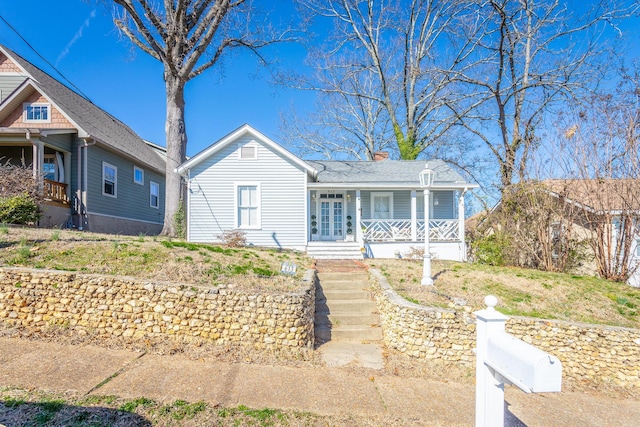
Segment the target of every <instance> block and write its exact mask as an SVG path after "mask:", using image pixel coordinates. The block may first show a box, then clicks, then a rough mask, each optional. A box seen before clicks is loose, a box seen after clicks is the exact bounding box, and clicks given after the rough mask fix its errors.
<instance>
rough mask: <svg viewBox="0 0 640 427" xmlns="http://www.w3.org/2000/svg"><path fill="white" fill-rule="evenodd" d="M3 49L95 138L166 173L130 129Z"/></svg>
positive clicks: (160, 159)
mask: <svg viewBox="0 0 640 427" xmlns="http://www.w3.org/2000/svg"><path fill="white" fill-rule="evenodd" d="M0 48H1V49H2V50H3V51H4V52H5V53H6V55H7V56H9V58H10V59H11V60H12V61H14V62H15V63H16V64H17V65H18V66H20V67H21V68H22V69H24V70H25V71H26V72H27V73H28V74H29V76H30V77H31V79H32V80H33V82H34V84H35V85H36V87H38V88H40V89H41V90H42V91H43V92H44V94H45V95H46V96H47V97H48V98H50V99H51V100H52V101H53V102H54V103H55V104H56V106H57V107H58V108H59V109H61V110H62V111H63V112H64V113H65V114H66V115H67V116H68V117H69V118H71V120H73V121H74V122H75V123H76V125H78V126H79V127H80V128H81V129H82V130H84V131H85V132H86V133H87V134H89V135H90V136H91V137H92V138H95V139H97V140H98V141H101V142H103V143H104V144H106V145H108V146H110V147H111V148H113V149H115V150H117V151H120V152H121V153H123V154H125V155H128V156H131V157H133V158H134V159H136V160H137V161H139V162H140V163H142V164H145V165H147V166H149V167H151V168H154V169H156V170H157V171H159V172H162V173H164V171H165V167H166V165H165V162H164V161H163V160H162V158H161V157H160V156H159V155H158V154H157V153H156V152H155V151H154V150H152V149H151V148H150V147H149V146H148V145H147V144H145V142H144V141H143V140H142V138H140V137H139V136H138V135H137V134H136V133H135V132H134V131H133V130H131V128H129V126H127V125H125V124H124V123H122V122H121V121H120V120H118V119H116V118H115V117H113V116H112V115H111V114H109V113H107V112H106V111H104V110H103V109H101V108H100V107H98V106H96V105H95V104H93V103H92V102H91V101H89V100H88V99H86V98H84V97H82V96H80V95H78V94H77V93H76V92H74V91H73V90H71V89H69V88H68V87H67V86H65V85H63V84H62V83H60V82H59V81H57V80H56V79H54V78H53V77H51V76H50V75H49V74H47V73H45V72H44V71H42V70H41V69H39V68H38V67H36V66H35V65H33V64H31V63H30V62H29V61H27V60H26V59H24V58H22V57H21V56H20V55H18V54H17V53H15V52H13V51H11V50H9V49H7V48H6V47H5V46H1V45H0Z"/></svg>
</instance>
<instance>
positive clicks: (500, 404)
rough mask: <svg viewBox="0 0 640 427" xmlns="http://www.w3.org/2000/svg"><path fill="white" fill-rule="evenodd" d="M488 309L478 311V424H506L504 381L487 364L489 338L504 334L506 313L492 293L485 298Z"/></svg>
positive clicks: (480, 425) (486, 426) (482, 426)
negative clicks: (498, 307)
mask: <svg viewBox="0 0 640 427" xmlns="http://www.w3.org/2000/svg"><path fill="white" fill-rule="evenodd" d="M484 302H485V304H486V305H487V308H486V309H484V310H480V311H476V312H475V313H474V314H475V315H476V427H495V426H503V425H504V383H503V382H500V381H498V380H497V379H496V375H495V374H496V373H495V372H494V370H493V369H491V368H490V367H489V366H487V365H486V364H485V361H486V360H487V347H488V340H489V337H490V336H492V335H494V334H496V333H504V326H505V322H506V320H507V319H508V317H507V316H505V315H504V314H502V313H500V312H498V311H496V309H495V306H496V304H497V303H498V299H497V298H496V297H494V296H492V295H489V296H487V297H486V298H485V299H484Z"/></svg>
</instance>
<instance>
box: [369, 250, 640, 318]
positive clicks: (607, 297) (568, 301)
mask: <svg viewBox="0 0 640 427" xmlns="http://www.w3.org/2000/svg"><path fill="white" fill-rule="evenodd" d="M367 263H368V264H369V266H371V267H373V268H377V269H379V270H381V271H382V273H383V274H384V275H385V276H386V278H387V279H388V281H389V283H390V284H391V286H392V287H393V288H394V289H395V290H396V292H397V293H398V294H400V295H401V296H403V297H404V298H406V299H407V300H409V301H412V302H416V303H420V304H425V305H432V306H439V307H451V306H452V304H453V303H452V301H453V300H452V299H453V298H462V299H464V300H465V301H466V304H467V305H469V306H471V307H472V308H473V310H474V311H475V310H479V309H481V308H484V302H483V301H484V297H485V296H487V295H490V294H491V295H495V296H497V297H498V306H497V307H496V308H497V309H498V310H499V311H501V312H502V313H504V314H507V315H514V316H528V317H538V318H544V319H560V320H567V321H574V322H586V323H599V324H606V325H615V326H625V327H631V328H640V313H639V310H640V289H638V288H633V287H631V286H629V285H627V284H625V283H617V282H610V281H607V280H602V279H599V278H596V277H588V276H577V275H571V274H563V273H549V272H544V271H538V270H530V269H523V268H515V267H492V266H488V265H480V264H467V263H461V262H452V261H433V262H432V274H433V276H434V282H435V286H433V287H430V286H422V285H420V279H421V278H422V261H421V260H420V261H417V260H408V259H401V260H397V259H395V260H379V259H371V260H368V261H367Z"/></svg>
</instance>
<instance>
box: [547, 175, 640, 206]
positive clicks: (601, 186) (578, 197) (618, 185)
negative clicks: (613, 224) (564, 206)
mask: <svg viewBox="0 0 640 427" xmlns="http://www.w3.org/2000/svg"><path fill="white" fill-rule="evenodd" d="M542 184H543V185H545V186H546V187H547V188H548V189H549V190H550V191H552V192H553V193H556V194H558V195H560V196H563V197H566V198H568V199H571V200H572V201H573V202H577V203H580V204H581V205H583V206H587V207H589V208H591V209H593V210H595V211H597V212H615V211H624V210H633V211H638V210H640V180H638V179H548V180H545V181H542Z"/></svg>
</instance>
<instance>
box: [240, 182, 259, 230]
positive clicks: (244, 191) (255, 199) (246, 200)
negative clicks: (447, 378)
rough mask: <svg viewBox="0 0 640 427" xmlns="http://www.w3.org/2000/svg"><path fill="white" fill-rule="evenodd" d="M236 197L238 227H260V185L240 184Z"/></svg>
mask: <svg viewBox="0 0 640 427" xmlns="http://www.w3.org/2000/svg"><path fill="white" fill-rule="evenodd" d="M236 197H237V206H238V214H237V221H236V224H237V225H238V228H260V186H259V185H257V184H238V185H237V191H236Z"/></svg>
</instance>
